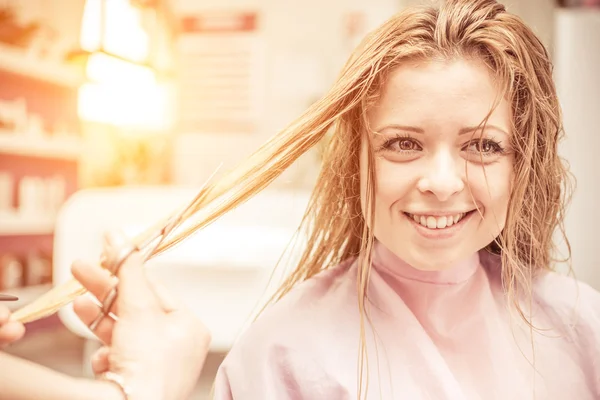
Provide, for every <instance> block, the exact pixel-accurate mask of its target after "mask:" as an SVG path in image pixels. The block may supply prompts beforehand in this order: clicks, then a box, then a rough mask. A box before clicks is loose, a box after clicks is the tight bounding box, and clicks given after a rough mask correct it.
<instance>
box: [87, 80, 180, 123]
mask: <svg viewBox="0 0 600 400" xmlns="http://www.w3.org/2000/svg"><path fill="white" fill-rule="evenodd" d="M173 101H174V96H173V93H172V88H171V87H170V86H169V85H158V84H154V85H145V84H140V85H135V84H133V85H132V84H130V85H127V87H126V88H123V86H122V85H120V84H118V83H116V84H110V85H109V84H106V83H101V84H98V83H86V84H84V85H83V86H82V87H81V88H80V89H79V116H80V117H81V118H82V119H84V120H86V121H95V122H101V123H110V124H113V125H116V126H121V127H130V128H134V129H149V130H155V129H156V130H167V129H169V128H170V126H171V125H172V122H173V115H172V110H173V107H172V105H173Z"/></svg>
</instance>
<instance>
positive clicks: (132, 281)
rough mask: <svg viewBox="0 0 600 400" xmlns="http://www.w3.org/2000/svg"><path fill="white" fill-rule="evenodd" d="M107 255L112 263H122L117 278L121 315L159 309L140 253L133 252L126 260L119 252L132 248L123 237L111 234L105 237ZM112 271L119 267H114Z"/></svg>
mask: <svg viewBox="0 0 600 400" xmlns="http://www.w3.org/2000/svg"><path fill="white" fill-rule="evenodd" d="M105 238H106V239H105V240H106V242H105V253H106V255H107V256H108V259H109V260H111V263H119V262H120V263H121V265H120V267H118V268H117V269H118V271H117V278H119V283H118V289H119V297H118V298H117V303H118V309H119V314H120V315H121V316H125V315H126V314H128V313H134V314H135V313H139V312H145V311H149V310H152V309H157V308H159V305H158V302H157V300H156V297H155V296H154V294H153V293H152V289H151V288H150V286H149V284H148V281H147V279H146V274H145V271H144V260H143V258H142V255H141V253H140V252H137V251H136V252H133V253H132V254H130V255H129V256H128V257H127V258H126V259H124V260H120V259H119V257H122V256H121V255H120V254H119V252H120V251H123V249H126V248H129V246H131V244H130V243H128V242H127V241H126V240H125V238H124V236H123V235H119V234H115V233H110V234H108V235H106V237H105ZM111 267H112V268H111V269H114V268H115V267H117V266H116V265H112V266H111Z"/></svg>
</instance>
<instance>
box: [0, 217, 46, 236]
mask: <svg viewBox="0 0 600 400" xmlns="http://www.w3.org/2000/svg"><path fill="white" fill-rule="evenodd" d="M54 224H55V218H54V217H44V216H38V217H36V216H25V217H24V216H22V215H20V214H18V213H0V236H19V235H50V234H52V233H54Z"/></svg>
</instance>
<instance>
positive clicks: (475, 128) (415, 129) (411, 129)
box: [374, 124, 509, 136]
mask: <svg viewBox="0 0 600 400" xmlns="http://www.w3.org/2000/svg"><path fill="white" fill-rule="evenodd" d="M483 127H484V128H485V129H486V130H487V129H492V130H496V131H498V132H500V133H503V134H505V135H506V136H509V134H508V132H507V131H506V130H504V129H502V128H500V127H499V126H496V125H491V124H486V125H485V126H466V127H464V128H461V129H460V130H459V131H458V134H459V135H464V134H467V133H473V132H476V131H478V130H481V128H483ZM385 130H397V131H408V132H415V133H420V134H424V133H425V130H424V129H423V128H419V127H416V126H409V125H399V124H390V125H384V126H382V127H380V128H377V129H375V131H374V132H375V133H381V132H383V131H385Z"/></svg>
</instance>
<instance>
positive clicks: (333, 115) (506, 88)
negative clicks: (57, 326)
mask: <svg viewBox="0 0 600 400" xmlns="http://www.w3.org/2000/svg"><path fill="white" fill-rule="evenodd" d="M433 57H436V58H439V57H442V58H445V59H450V58H453V57H476V58H477V59H478V60H480V61H483V62H484V63H485V64H486V65H487V66H488V67H489V70H490V72H491V74H492V76H493V77H495V78H496V80H497V82H498V84H499V87H500V88H501V90H500V92H501V98H504V99H507V100H508V101H509V102H510V104H511V106H512V115H513V126H512V132H513V134H512V137H511V141H512V143H511V147H512V149H513V151H514V184H513V189H512V193H511V196H510V201H509V210H508V215H507V219H506V224H505V227H504V229H503V230H502V232H501V234H500V236H499V237H498V238H497V239H496V240H495V241H494V242H493V243H491V244H490V245H489V246H488V250H489V251H491V252H494V253H497V254H500V256H501V258H502V281H503V284H504V287H505V290H506V293H507V295H508V297H509V298H511V299H513V300H514V304H515V306H516V308H517V309H518V310H521V309H520V306H519V303H518V301H517V299H518V298H519V296H520V294H521V293H523V294H531V290H532V288H531V286H532V280H533V278H534V276H535V274H536V272H538V271H541V270H547V269H550V268H552V261H553V259H552V255H553V251H554V242H553V240H552V236H553V233H554V231H555V230H556V228H557V227H558V228H560V231H561V232H562V234H563V236H564V229H563V226H562V224H563V216H564V208H565V203H566V200H567V197H568V193H569V191H568V190H567V189H568V182H569V180H568V179H567V177H568V175H567V170H566V168H565V166H564V165H563V163H562V161H561V159H560V158H559V156H558V151H557V144H558V141H559V139H560V138H561V135H562V123H561V112H560V109H559V103H558V99H557V95H556V91H555V87H554V83H553V80H552V65H551V61H550V58H549V56H548V53H547V52H546V49H545V48H544V46H543V45H542V43H541V42H540V40H539V39H538V38H537V37H536V35H535V34H534V33H533V32H532V30H531V29H530V28H528V27H527V26H526V25H525V24H524V23H523V21H522V20H521V19H520V18H518V17H516V16H514V15H512V14H510V13H508V12H506V10H505V8H504V6H502V5H501V4H499V3H497V2H496V1H493V0H448V1H445V2H443V3H442V4H441V5H440V6H439V8H434V7H423V8H412V9H407V10H405V11H403V12H400V13H399V14H397V15H395V16H394V17H392V18H391V19H390V20H388V21H387V22H386V23H384V24H383V25H382V26H380V27H379V28H378V29H376V30H375V31H373V32H372V33H371V34H369V35H368V36H367V37H366V38H365V39H364V40H363V41H362V43H361V44H360V45H359V46H358V48H357V49H356V50H355V51H354V53H353V54H352V56H351V57H350V59H349V60H348V62H347V63H346V65H345V66H344V68H343V70H342V72H341V74H340V76H339V78H338V79H337V81H336V82H335V84H334V85H333V87H332V88H331V90H329V92H328V93H327V94H326V95H325V96H324V97H323V98H322V99H320V100H319V101H317V102H316V103H315V104H313V105H312V106H311V107H310V108H309V109H308V110H307V111H306V112H305V113H304V115H302V116H301V117H300V118H299V119H298V120H297V121H295V122H294V123H292V124H291V125H290V126H289V127H288V128H286V129H285V130H283V131H282V132H280V133H279V134H278V135H276V136H274V137H273V138H272V139H271V140H270V141H268V142H267V143H266V144H265V145H264V146H262V147H261V148H260V149H259V150H258V151H257V152H256V153H255V154H253V155H252V156H251V157H250V158H249V159H248V160H246V161H245V162H244V163H242V164H241V165H240V166H238V167H237V168H236V169H234V170H232V171H231V172H230V173H229V174H227V175H225V176H224V177H223V178H221V179H220V180H219V181H218V182H216V183H214V184H212V185H209V186H208V187H207V189H206V190H205V191H204V193H203V196H201V200H200V201H198V203H197V204H196V206H195V211H197V212H196V213H195V214H194V216H193V218H195V223H194V224H193V226H192V227H191V228H189V229H187V230H185V231H184V232H181V233H179V234H178V235H176V236H175V237H173V238H170V239H169V240H168V241H167V242H166V243H165V244H164V245H162V246H161V247H160V248H159V249H158V250H157V251H156V253H155V254H159V253H160V252H162V251H164V250H166V249H168V248H170V247H171V246H172V245H174V244H176V243H178V242H180V241H181V240H183V239H185V238H186V237H187V236H189V235H190V234H191V233H193V232H194V231H195V230H196V229H199V228H201V227H203V226H205V225H206V224H208V223H210V222H212V221H214V220H215V219H216V218H218V217H220V216H221V215H223V214H224V213H226V212H228V211H229V210H231V209H232V208H234V207H236V206H237V205H238V204H240V203H242V202H243V201H245V200H247V199H248V198H250V197H251V196H253V195H254V194H256V193H257V192H259V191H260V190H262V189H263V188H264V187H266V186H267V185H268V184H269V183H271V182H272V181H273V180H274V179H275V178H276V177H277V176H278V175H279V174H280V173H281V172H283V170H285V169H286V168H287V167H288V166H290V165H291V164H292V163H293V162H294V161H295V160H296V159H298V157H300V156H301V155H302V154H303V153H305V152H306V151H307V150H309V149H310V148H312V147H313V146H314V145H315V144H317V143H319V142H320V141H321V140H323V139H324V138H327V143H326V144H325V151H324V154H323V161H322V162H323V167H322V169H321V172H320V175H319V177H318V179H317V183H316V187H315V189H314V192H313V194H312V197H311V200H310V203H309V206H308V209H307V211H306V214H305V217H304V219H303V222H302V226H301V228H302V229H304V231H305V232H306V235H307V240H308V242H307V245H306V248H305V250H304V253H303V255H302V257H301V259H300V261H299V262H298V264H297V266H296V268H295V269H294V270H293V271H292V272H291V274H290V275H289V277H288V278H287V279H286V280H285V282H284V283H283V284H282V285H281V287H280V288H279V290H278V291H277V292H276V294H275V296H274V297H273V299H272V301H277V300H278V299H280V298H281V297H282V296H284V295H285V294H286V293H288V292H289V291H290V290H291V289H292V288H293V287H294V286H295V285H296V284H297V283H299V282H301V281H304V280H306V279H308V278H310V277H312V276H314V275H315V274H317V273H318V272H319V271H322V270H323V269H326V268H329V267H331V266H334V265H337V264H339V263H340V262H342V261H344V260H346V259H349V258H353V257H359V261H360V262H359V268H358V279H357V282H358V286H357V291H358V299H359V302H358V307H359V310H360V314H361V338H362V340H361V342H362V345H361V351H360V354H359V360H360V362H359V365H360V367H359V371H360V379H359V397H360V393H361V392H362V390H363V387H362V382H363V379H362V370H363V367H362V366H363V362H364V360H365V355H366V350H365V346H364V342H365V339H364V338H365V335H364V331H365V318H368V316H366V315H365V301H366V298H367V287H368V281H369V271H370V260H371V249H372V245H373V241H374V238H373V232H372V231H371V230H370V229H369V227H368V226H369V225H370V226H372V224H367V223H365V221H366V219H367V218H368V219H370V220H371V222H372V221H373V198H374V196H375V193H374V187H373V182H374V181H375V175H374V174H375V172H374V168H369V175H368V178H367V182H366V186H367V201H366V205H365V209H364V213H363V211H362V210H361V202H360V180H359V165H360V163H359V154H360V147H361V146H360V144H361V133H362V132H363V131H364V130H365V128H366V118H365V113H366V110H367V109H368V107H369V106H370V105H371V104H372V103H373V102H374V101H376V99H377V95H378V94H379V93H380V92H381V89H382V86H383V85H384V84H385V81H386V77H387V76H388V75H389V73H390V71H392V70H393V69H394V68H395V67H396V66H398V65H400V64H401V63H403V62H405V61H407V60H412V59H415V58H420V59H429V58H433ZM328 133H329V134H328ZM372 162H373V159H372V155H371V157H370V161H369V164H370V165H372ZM190 218H192V216H191V215H190ZM565 240H566V238H565ZM567 243H568V242H567ZM59 289H60V288H59ZM79 292H81V290H80V291H79ZM79 292H77V291H76V290H74V289H73V288H71V294H70V295H69V296H70V297H71V298H72V297H73V296H75V295H76V294H77V293H79ZM65 293H66V290H63V291H62V292H61V291H60V290H57V291H55V293H54V295H55V297H54V299H53V300H54V303H53V304H54V306H57V305H59V304H63V303H64V302H65V301H67V300H68V298H69V296H65ZM57 299H59V300H60V301H57ZM42 303H43V304H42V305H43V306H45V309H46V311H48V310H49V309H51V308H52V307H50V306H49V305H50V304H51V303H52V301H51V300H50V299H49V298H46V300H44V301H43V302H42ZM41 308H44V307H41ZM41 308H40V303H38V306H37V308H35V307H34V308H33V309H29V310H28V311H27V312H25V313H22V314H21V317H22V319H26V318H23V317H25V316H31V315H34V314H35V313H34V311H36V312H38V314H36V315H40V314H39V312H40V310H41ZM54 308H56V307H54ZM521 314H522V315H523V316H524V314H523V313H521Z"/></svg>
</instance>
